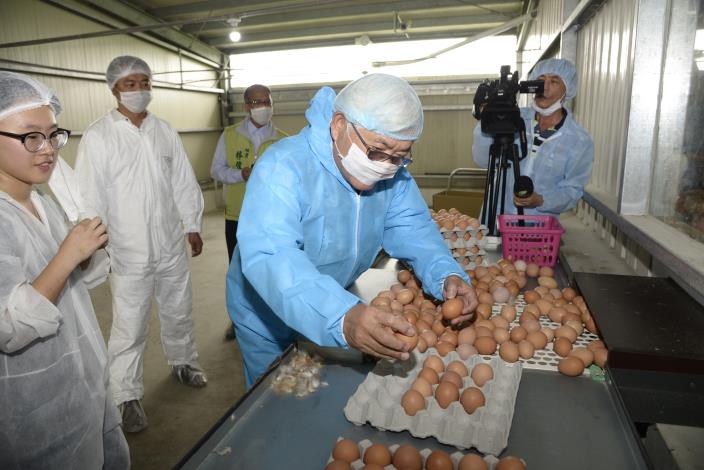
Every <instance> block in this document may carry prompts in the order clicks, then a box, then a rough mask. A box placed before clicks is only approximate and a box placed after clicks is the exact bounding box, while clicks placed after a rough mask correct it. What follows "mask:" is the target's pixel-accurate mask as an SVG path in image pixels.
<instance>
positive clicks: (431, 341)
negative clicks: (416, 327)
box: [420, 330, 438, 348]
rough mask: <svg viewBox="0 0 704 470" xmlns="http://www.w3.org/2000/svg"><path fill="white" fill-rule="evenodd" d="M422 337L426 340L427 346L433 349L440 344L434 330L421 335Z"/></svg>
mask: <svg viewBox="0 0 704 470" xmlns="http://www.w3.org/2000/svg"><path fill="white" fill-rule="evenodd" d="M420 337H421V338H423V339H424V340H425V344H427V345H428V347H429V348H432V347H433V346H435V345H436V344H437V343H438V337H437V335H436V334H435V333H433V332H432V330H427V331H424V332H423V333H421V334H420Z"/></svg>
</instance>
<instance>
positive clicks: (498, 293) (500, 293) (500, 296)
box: [491, 286, 511, 304]
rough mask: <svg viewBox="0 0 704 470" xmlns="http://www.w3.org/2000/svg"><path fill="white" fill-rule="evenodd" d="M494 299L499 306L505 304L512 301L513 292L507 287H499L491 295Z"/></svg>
mask: <svg viewBox="0 0 704 470" xmlns="http://www.w3.org/2000/svg"><path fill="white" fill-rule="evenodd" d="M491 295H492V296H493V297H494V301H495V302H496V303H499V304H505V303H506V302H508V301H509V300H510V299H511V292H509V290H508V289H506V288H505V287H503V286H502V287H498V288H497V289H495V290H494V292H492V294H491Z"/></svg>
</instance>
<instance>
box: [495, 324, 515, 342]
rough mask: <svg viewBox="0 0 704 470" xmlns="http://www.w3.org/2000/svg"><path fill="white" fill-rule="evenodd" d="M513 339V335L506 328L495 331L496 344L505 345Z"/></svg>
mask: <svg viewBox="0 0 704 470" xmlns="http://www.w3.org/2000/svg"><path fill="white" fill-rule="evenodd" d="M510 338H511V334H510V333H509V332H508V330H507V329H505V328H497V329H495V330H494V341H496V344H504V343H505V342H506V341H508V340H509V339H510Z"/></svg>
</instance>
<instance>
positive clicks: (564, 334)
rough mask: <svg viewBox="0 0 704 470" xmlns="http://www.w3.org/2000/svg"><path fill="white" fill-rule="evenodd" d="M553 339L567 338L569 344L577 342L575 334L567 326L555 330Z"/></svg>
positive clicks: (572, 329)
mask: <svg viewBox="0 0 704 470" xmlns="http://www.w3.org/2000/svg"><path fill="white" fill-rule="evenodd" d="M555 338H567V339H568V340H570V343H574V342H575V341H577V332H576V331H574V328H571V327H569V326H564V325H563V326H561V327H559V328H558V329H556V330H555Z"/></svg>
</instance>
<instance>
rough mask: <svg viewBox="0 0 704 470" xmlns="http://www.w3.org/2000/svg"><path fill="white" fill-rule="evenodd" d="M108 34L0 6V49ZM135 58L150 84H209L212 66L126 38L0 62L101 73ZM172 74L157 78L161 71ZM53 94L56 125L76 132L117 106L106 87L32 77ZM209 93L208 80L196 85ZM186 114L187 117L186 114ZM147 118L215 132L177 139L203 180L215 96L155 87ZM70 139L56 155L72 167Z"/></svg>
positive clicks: (59, 16)
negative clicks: (57, 104)
mask: <svg viewBox="0 0 704 470" xmlns="http://www.w3.org/2000/svg"><path fill="white" fill-rule="evenodd" d="M105 29H106V28H105V27H104V26H102V25H100V24H97V23H95V22H93V21H90V20H89V19H86V18H82V17H80V16H77V15H75V14H73V13H70V12H68V11H64V10H62V9H60V8H56V7H54V6H51V5H48V4H45V3H43V2H40V1H36V0H3V1H2V15H0V42H2V43H7V42H15V41H24V40H32V39H37V38H45V37H56V36H64V35H73V34H81V33H88V32H93V31H102V30H105ZM125 54H129V55H136V56H139V57H141V58H143V59H144V60H146V61H147V62H148V63H149V65H150V67H151V68H152V71H153V72H155V74H156V75H155V77H154V78H155V80H159V81H168V82H172V83H179V82H180V81H181V74H180V73H179V70H180V67H182V68H183V69H184V70H204V71H203V72H195V73H189V74H187V75H186V76H184V80H187V81H190V80H203V79H215V78H216V76H217V75H216V73H215V71H214V70H213V71H209V70H208V69H211V70H212V68H211V67H208V66H206V65H205V64H203V63H201V62H198V61H195V60H192V59H189V58H187V57H185V56H182V57H179V55H178V54H177V53H175V52H172V51H169V50H166V49H164V48H161V47H158V46H156V45H153V44H150V43H147V42H145V41H142V40H140V39H138V38H135V37H132V36H125V35H117V36H109V37H103V38H91V39H83V40H74V41H65V42H59V43H54V44H43V45H38V46H29V47H16V48H6V49H0V58H2V59H8V60H13V61H18V62H24V63H28V64H37V65H42V66H50V67H61V68H64V69H71V70H80V71H86V72H97V73H99V74H101V75H102V74H104V72H105V69H106V68H107V65H108V64H109V63H110V61H111V60H112V59H113V58H114V57H116V56H119V55H125ZM166 71H169V72H172V73H168V74H162V73H160V72H166ZM35 77H36V78H38V79H39V80H41V81H42V82H44V83H46V84H47V85H48V86H50V87H51V88H52V89H54V90H55V91H56V93H57V94H58V96H59V98H60V99H61V101H62V103H63V106H64V112H63V113H62V114H61V115H60V116H59V123H60V125H61V126H63V127H66V128H68V129H71V130H73V131H76V132H77V133H80V132H82V131H83V130H85V128H86V127H87V126H88V125H89V124H90V123H91V122H93V121H95V120H96V119H98V118H99V117H100V116H102V115H103V114H105V113H106V112H108V111H109V110H110V109H111V108H113V107H114V106H115V99H114V97H113V96H112V94H111V93H110V90H108V88H107V86H106V85H105V82H101V81H94V80H89V79H80V78H72V77H60V76H49V75H39V74H36V75H35ZM202 84H203V85H205V86H210V87H212V86H215V82H214V81H208V82H202ZM184 110H188V112H184ZM150 111H153V112H154V113H155V114H156V115H157V116H159V117H160V118H162V119H165V120H166V121H168V122H169V123H171V125H172V126H174V128H176V129H178V130H179V131H180V130H196V129H201V130H203V129H208V128H210V129H213V128H214V130H210V131H201V132H188V133H183V134H182V138H183V140H184V144H185V146H186V149H187V150H188V152H189V157H190V159H191V162H192V163H193V166H194V168H195V170H196V175H197V177H198V178H199V179H204V178H208V177H209V174H210V160H211V158H212V154H213V151H214V149H215V144H216V142H217V137H218V135H219V131H218V128H219V127H220V126H221V123H220V103H219V95H218V94H214V93H204V92H194V91H184V90H177V89H168V88H160V87H157V88H155V89H154V101H153V102H152V105H150ZM79 138H80V137H79V136H76V137H73V138H72V139H71V142H70V144H69V145H68V146H67V147H66V148H65V149H64V150H62V156H63V157H64V158H65V159H66V160H67V161H69V163H71V164H72V163H73V162H74V160H75V152H76V148H77V144H78V139H79Z"/></svg>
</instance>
